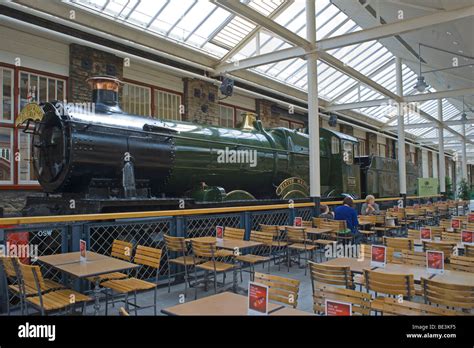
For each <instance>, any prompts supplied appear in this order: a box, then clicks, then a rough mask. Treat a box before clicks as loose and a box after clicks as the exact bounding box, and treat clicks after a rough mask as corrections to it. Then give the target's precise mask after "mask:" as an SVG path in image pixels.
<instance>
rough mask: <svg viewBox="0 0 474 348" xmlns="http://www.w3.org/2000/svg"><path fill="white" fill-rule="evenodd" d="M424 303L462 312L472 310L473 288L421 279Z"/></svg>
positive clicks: (473, 302)
mask: <svg viewBox="0 0 474 348" xmlns="http://www.w3.org/2000/svg"><path fill="white" fill-rule="evenodd" d="M421 287H422V288H423V294H424V300H425V303H430V304H436V305H439V306H445V307H446V308H451V309H459V310H462V311H463V312H466V311H472V309H473V308H474V287H473V286H468V285H458V284H449V283H443V282H438V281H436V278H434V279H426V278H421Z"/></svg>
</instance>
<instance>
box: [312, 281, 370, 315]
mask: <svg viewBox="0 0 474 348" xmlns="http://www.w3.org/2000/svg"><path fill="white" fill-rule="evenodd" d="M326 300H332V301H340V302H346V303H350V304H351V305H352V315H370V302H371V300H372V296H371V295H370V294H368V293H365V292H360V291H356V290H351V289H342V288H337V287H334V286H328V285H323V284H318V285H317V286H316V287H315V288H314V291H313V310H314V312H315V313H316V314H323V313H325V306H326Z"/></svg>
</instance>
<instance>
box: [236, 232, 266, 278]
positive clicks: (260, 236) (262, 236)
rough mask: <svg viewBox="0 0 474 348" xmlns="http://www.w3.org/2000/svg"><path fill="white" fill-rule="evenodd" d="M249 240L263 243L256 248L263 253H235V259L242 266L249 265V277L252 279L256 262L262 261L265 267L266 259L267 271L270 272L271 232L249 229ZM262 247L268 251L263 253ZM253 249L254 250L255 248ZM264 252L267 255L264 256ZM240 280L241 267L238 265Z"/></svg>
mask: <svg viewBox="0 0 474 348" xmlns="http://www.w3.org/2000/svg"><path fill="white" fill-rule="evenodd" d="M250 240H251V241H252V242H258V243H262V244H263V246H261V247H259V248H258V249H259V250H260V251H262V252H261V254H263V255H257V254H245V255H237V256H236V260H238V261H240V263H241V264H242V266H243V264H248V265H249V266H250V279H252V280H253V279H254V273H255V265H256V264H258V263H262V264H263V265H264V267H265V262H267V261H268V272H270V256H271V255H272V242H273V234H271V233H266V232H260V231H251V232H250ZM264 249H268V253H265V250H264ZM254 251H256V250H255V248H254ZM265 254H267V256H265ZM240 281H242V267H240Z"/></svg>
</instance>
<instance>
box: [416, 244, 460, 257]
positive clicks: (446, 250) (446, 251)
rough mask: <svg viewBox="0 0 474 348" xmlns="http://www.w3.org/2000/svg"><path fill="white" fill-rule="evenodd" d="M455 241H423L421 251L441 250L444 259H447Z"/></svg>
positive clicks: (452, 250) (454, 245)
mask: <svg viewBox="0 0 474 348" xmlns="http://www.w3.org/2000/svg"><path fill="white" fill-rule="evenodd" d="M456 246H457V243H456V242H449V243H446V242H431V241H426V240H424V241H423V251H428V250H436V251H442V252H443V253H444V259H445V260H449V258H450V257H451V255H452V254H453V253H454V248H456Z"/></svg>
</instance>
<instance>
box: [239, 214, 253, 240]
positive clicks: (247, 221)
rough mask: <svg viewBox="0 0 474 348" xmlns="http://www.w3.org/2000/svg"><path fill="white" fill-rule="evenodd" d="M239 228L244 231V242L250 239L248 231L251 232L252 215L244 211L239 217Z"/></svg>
mask: <svg viewBox="0 0 474 348" xmlns="http://www.w3.org/2000/svg"><path fill="white" fill-rule="evenodd" d="M240 228H243V229H245V240H249V239H250V231H251V230H252V213H251V212H249V211H245V212H243V213H242V214H241V216H240Z"/></svg>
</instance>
